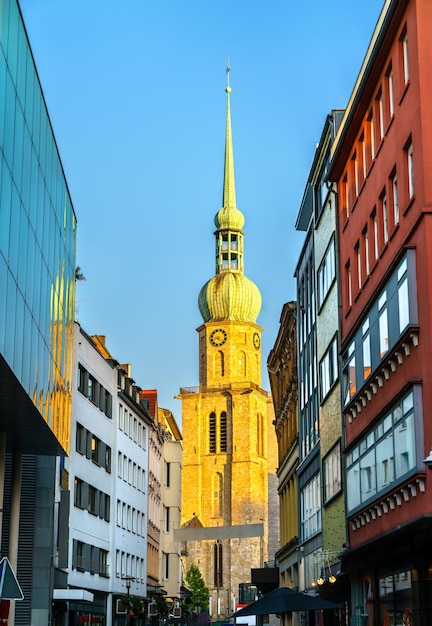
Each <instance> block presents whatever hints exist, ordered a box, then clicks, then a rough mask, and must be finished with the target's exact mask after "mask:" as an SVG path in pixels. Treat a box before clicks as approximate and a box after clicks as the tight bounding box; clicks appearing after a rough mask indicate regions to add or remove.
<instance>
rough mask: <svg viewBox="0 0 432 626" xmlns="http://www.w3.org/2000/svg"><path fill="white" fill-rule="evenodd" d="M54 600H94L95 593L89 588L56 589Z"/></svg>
mask: <svg viewBox="0 0 432 626" xmlns="http://www.w3.org/2000/svg"><path fill="white" fill-rule="evenodd" d="M53 600H81V601H82V602H93V600H94V594H92V593H90V591H87V589H54V590H53Z"/></svg>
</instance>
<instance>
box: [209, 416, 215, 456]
mask: <svg viewBox="0 0 432 626" xmlns="http://www.w3.org/2000/svg"><path fill="white" fill-rule="evenodd" d="M209 451H210V452H212V453H215V452H216V413H214V412H212V413H210V419H209Z"/></svg>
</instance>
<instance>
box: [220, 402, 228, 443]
mask: <svg viewBox="0 0 432 626" xmlns="http://www.w3.org/2000/svg"><path fill="white" fill-rule="evenodd" d="M220 451H221V452H226V451H227V414H226V411H222V413H221V416H220Z"/></svg>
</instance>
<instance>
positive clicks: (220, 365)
mask: <svg viewBox="0 0 432 626" xmlns="http://www.w3.org/2000/svg"><path fill="white" fill-rule="evenodd" d="M217 359H218V363H217V371H218V372H219V375H220V376H225V355H224V353H223V352H222V350H219V352H218V355H217Z"/></svg>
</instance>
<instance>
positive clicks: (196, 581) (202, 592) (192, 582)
mask: <svg viewBox="0 0 432 626" xmlns="http://www.w3.org/2000/svg"><path fill="white" fill-rule="evenodd" d="M185 587H186V589H188V590H189V591H190V592H191V594H192V595H191V596H190V597H191V600H192V602H191V603H190V605H189V606H190V609H191V610H192V611H194V610H195V608H196V607H197V606H199V607H200V610H201V611H208V608H209V590H208V588H207V587H206V586H205V582H204V578H203V577H202V574H201V572H200V569H199V568H198V567H197V566H196V565H191V566H190V568H189V569H188V571H187V572H186V577H185Z"/></svg>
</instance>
